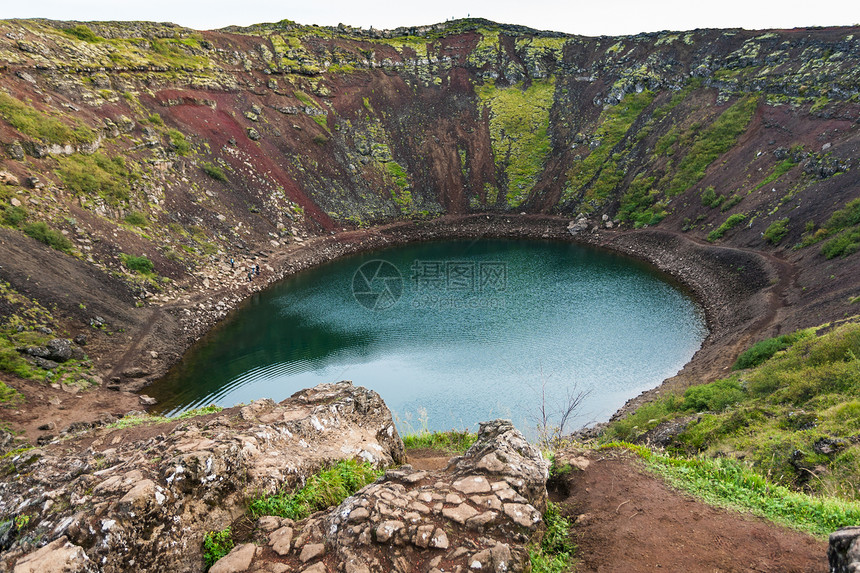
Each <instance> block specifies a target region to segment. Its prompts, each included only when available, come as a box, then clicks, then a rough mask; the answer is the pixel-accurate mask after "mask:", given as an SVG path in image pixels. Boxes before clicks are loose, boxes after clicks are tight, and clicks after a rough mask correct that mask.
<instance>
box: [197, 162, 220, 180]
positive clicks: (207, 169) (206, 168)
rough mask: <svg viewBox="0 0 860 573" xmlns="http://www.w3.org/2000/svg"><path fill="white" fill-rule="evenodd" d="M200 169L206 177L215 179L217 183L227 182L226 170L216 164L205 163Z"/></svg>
mask: <svg viewBox="0 0 860 573" xmlns="http://www.w3.org/2000/svg"><path fill="white" fill-rule="evenodd" d="M200 169H202V170H203V172H204V173H205V174H206V175H208V176H209V177H211V178H212V179H215V180H216V181H227V175H225V174H224V170H223V169H221V168H220V167H218V166H217V165H215V164H214V163H204V164H203V165H201V166H200Z"/></svg>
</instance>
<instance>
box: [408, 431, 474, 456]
mask: <svg viewBox="0 0 860 573" xmlns="http://www.w3.org/2000/svg"><path fill="white" fill-rule="evenodd" d="M477 439H478V435H477V434H473V433H471V432H467V431H465V430H464V431H462V432H460V431H457V430H450V431H448V432H426V431H425V432H419V433H417V434H409V435H407V436H403V445H404V446H405V447H406V449H407V450H417V449H421V448H429V449H433V450H440V451H442V452H445V453H451V454H464V453H465V452H466V450H468V449H469V448H470V447H472V444H474V443H475V440H477Z"/></svg>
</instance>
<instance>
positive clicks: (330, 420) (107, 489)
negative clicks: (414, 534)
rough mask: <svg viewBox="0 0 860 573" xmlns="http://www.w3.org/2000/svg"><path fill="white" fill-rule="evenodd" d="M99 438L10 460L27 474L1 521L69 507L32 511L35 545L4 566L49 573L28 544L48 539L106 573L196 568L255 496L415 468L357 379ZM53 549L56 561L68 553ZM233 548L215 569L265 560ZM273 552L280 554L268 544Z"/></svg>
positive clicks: (1, 492)
mask: <svg viewBox="0 0 860 573" xmlns="http://www.w3.org/2000/svg"><path fill="white" fill-rule="evenodd" d="M154 428H155V429H156V430H157V429H158V426H154ZM89 432H90V434H89V438H91V440H88V441H87V443H88V444H90V445H88V446H87V448H86V449H84V448H83V447H81V448H80V449H79V450H75V449H74V448H70V449H68V450H67V449H65V448H64V449H63V450H57V451H54V450H53V449H49V448H45V449H38V450H29V451H28V452H26V453H23V454H19V455H16V456H11V457H8V458H5V459H4V464H6V465H7V466H12V467H13V468H16V467H19V466H20V467H21V468H22V471H20V472H17V473H16V472H14V470H13V473H15V475H16V478H15V479H14V480H8V481H6V482H3V483H0V515H15V514H16V513H17V511H19V510H18V508H20V507H30V506H32V507H43V506H45V504H46V503H47V502H49V501H51V500H57V499H62V500H68V501H67V502H66V503H63V504H59V503H52V504H49V505H52V507H51V510H50V511H41V512H37V513H34V514H33V515H32V518H31V521H30V523H29V524H28V526H27V537H26V539H20V540H19V539H13V540H10V543H9V547H7V548H5V550H3V551H2V553H0V563H2V562H6V563H14V562H15V560H17V561H18V562H20V563H23V564H24V565H26V564H27V563H31V562H33V561H32V560H33V559H39V561H35V563H39V564H40V565H39V566H38V569H39V570H40V571H50V570H51V569H48V568H47V567H46V566H43V565H41V563H43V561H42V559H44V558H45V557H44V555H45V553H39V552H36V553H38V555H36V553H31V555H32V556H28V555H26V554H27V553H30V552H33V551H34V548H33V547H32V545H30V544H29V543H27V542H26V541H27V540H32V539H43V540H45V542H49V543H54V544H53V545H52V548H54V549H62V551H63V553H62V555H66V554H68V555H70V556H71V557H69V559H70V560H73V559H72V557H74V558H75V559H77V561H80V562H82V563H87V562H86V560H84V559H83V555H84V554H83V553H82V551H83V550H80V547H85V548H94V550H97V551H98V559H97V561H98V568H99V570H100V571H102V570H103V571H127V570H130V569H129V567H130V565H129V564H130V563H134V566H133V569H134V571H136V572H157V571H158V572H160V571H198V570H200V569H201V567H202V564H203V556H202V545H203V535H204V533H205V532H207V531H219V530H221V529H224V528H225V527H227V526H229V525H231V523H233V521H234V520H235V519H236V517H237V516H239V515H242V514H243V513H244V512H245V510H246V507H247V495H248V492H269V493H273V492H275V491H278V490H280V489H282V488H284V487H290V488H291V487H294V486H295V485H297V484H299V483H301V482H302V481H303V480H304V479H305V478H306V477H307V476H308V475H309V474H311V473H313V472H315V471H316V470H318V469H319V468H320V467H321V466H323V465H327V464H330V463H331V462H332V461H334V460H339V459H345V458H346V459H353V458H355V459H360V460H364V461H367V462H369V463H371V464H374V465H376V466H379V467H384V466H389V465H392V464H396V463H402V462H403V461H405V453H404V450H403V443H402V442H401V440H400V436H399V435H398V433H397V430H396V429H395V427H394V422H393V420H392V417H391V413H390V412H389V410H388V408H387V407H386V406H385V403H384V402H383V401H382V399H381V398H380V397H379V394H377V393H376V392H372V391H370V390H366V389H364V388H359V387H355V386H353V385H352V383H351V382H341V383H337V384H322V385H320V386H317V387H315V388H311V389H309V390H303V391H301V392H298V393H296V394H294V395H293V396H292V397H291V398H289V399H287V400H284V401H283V402H281V403H280V404H275V403H274V402H273V401H272V400H259V401H257V402H254V403H252V404H250V405H248V406H244V407H241V408H235V409H233V410H232V411H225V412H224V413H222V414H220V415H214V416H206V417H202V418H188V419H186V420H183V421H182V423H181V424H180V425H178V426H177V425H175V424H174V425H168V426H166V427H165V430H164V431H158V432H156V433H153V435H152V437H150V438H146V439H145V440H143V441H140V442H138V441H135V440H129V439H123V435H122V434H123V432H125V430H116V429H113V428H96V429H91V430H89ZM46 439H49V440H52V439H54V437H53V436H48V437H47V438H46ZM24 467H26V471H23V468H24ZM95 468H99V469H98V470H97V471H96V469H95ZM0 521H2V520H0ZM269 521H271V524H270V525H268V527H271V528H272V529H271V531H272V532H273V536H274V537H275V539H274V543H272V548H277V549H278V550H280V551H283V552H291V553H290V554H291V555H292V551H293V543H292V541H294V540H292V539H290V537H291V533H290V532H288V531H287V530H286V529H283V528H292V525H293V523H292V522H291V521H290V520H282V519H277V520H276V519H271V520H269ZM141 532H150V533H149V534H146V535H142V533H141ZM61 539H62V541H60V540H61ZM67 542H68V544H67ZM314 543H317V544H320V543H323V542H320V541H311V540H308V539H304V540H303V543H302V546H301V547H299V549H303V548H304V547H306V546H308V545H309V544H311V545H312V544H314ZM75 546H80V547H78V548H77V549H76V548H75ZM323 547H324V545H323ZM237 549H238V548H237ZM40 551H41V550H40ZM46 551H48V550H46ZM50 551H52V553H51V555H53V556H52V557H51V560H52V561H57V560H58V559H59V556H61V554H59V553H58V554H56V555H54V553H53V549H52V550H50ZM87 551H89V549H87ZM234 551H236V555H234V556H233V557H232V558H231V559H230V560H229V561H225V562H224V563H221V562H220V561H219V564H220V565H218V566H219V569H216V568H215V567H213V568H212V571H216V572H217V571H219V570H224V571H226V570H235V571H240V570H244V569H240V568H238V567H239V566H240V565H243V564H244V563H245V560H246V559H247V556H248V555H249V554H252V553H256V549H255V548H254V546H253V545H251V546H248V547H244V548H242V551H241V552H239V551H237V550H234ZM264 552H268V554H271V555H277V553H276V552H275V551H271V550H269V549H268V548H266V549H265V550H264ZM307 552H308V553H306V555H311V556H313V557H308V562H307V565H306V566H311V565H313V564H314V562H317V561H319V558H320V554H319V548H312V547H311V548H309V549H307ZM231 555H232V554H231ZM239 557H241V560H240V559H239ZM91 558H92V559H93V560H94V561H95V560H96V558H95V556H91ZM222 561H224V560H222ZM237 563H238V564H237ZM228 565H229V567H230V569H227V567H228ZM22 566H23V565H22ZM87 566H89V565H87ZM301 569H304V567H301V568H297V569H296V570H301ZM2 570H3V569H2V566H0V571H2ZM26 570H29V569H22V571H26ZM70 570H71V569H70ZM75 570H77V569H75ZM81 570H82V571H84V570H86V569H81Z"/></svg>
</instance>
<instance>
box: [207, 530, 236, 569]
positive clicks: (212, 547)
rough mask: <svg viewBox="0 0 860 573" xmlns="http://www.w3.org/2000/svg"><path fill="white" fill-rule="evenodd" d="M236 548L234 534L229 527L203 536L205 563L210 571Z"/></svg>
mask: <svg viewBox="0 0 860 573" xmlns="http://www.w3.org/2000/svg"><path fill="white" fill-rule="evenodd" d="M234 546H235V543H234V542H233V532H232V531H230V528H229V527H225V528H224V529H222V530H221V531H209V532H207V533H206V534H205V535H203V562H204V564H205V568H206V570H207V571H208V570H209V569H210V568H211V567H212V566H213V565H215V563H216V562H217V561H218V560H219V559H221V558H222V557H224V556H226V555H227V554H228V553H230V551H231V550H232V549H233V547H234Z"/></svg>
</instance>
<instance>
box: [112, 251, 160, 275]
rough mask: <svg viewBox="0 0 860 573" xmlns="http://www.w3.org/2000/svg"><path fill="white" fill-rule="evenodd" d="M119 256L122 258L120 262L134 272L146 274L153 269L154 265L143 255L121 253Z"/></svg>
mask: <svg viewBox="0 0 860 573" xmlns="http://www.w3.org/2000/svg"><path fill="white" fill-rule="evenodd" d="M120 258H121V259H122V263H123V264H124V265H125V266H126V267H127V268H128V270H130V271H134V272H136V273H141V274H144V275H148V274H150V273H152V271H153V269H154V268H155V265H153V264H152V261H150V260H149V259H147V258H146V257H143V256H140V257H136V256H134V255H127V254H125V253H123V254H122V255H120Z"/></svg>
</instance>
